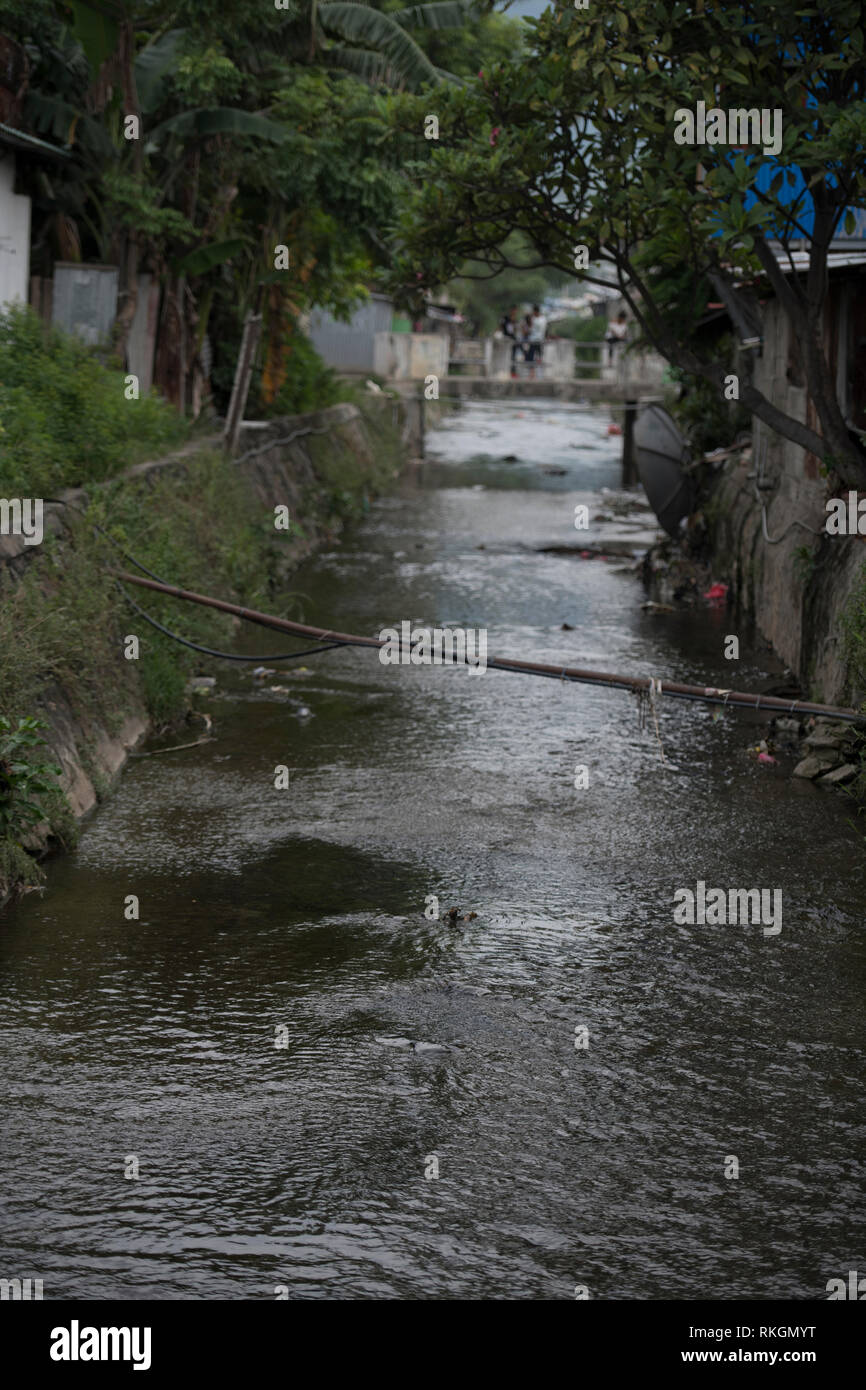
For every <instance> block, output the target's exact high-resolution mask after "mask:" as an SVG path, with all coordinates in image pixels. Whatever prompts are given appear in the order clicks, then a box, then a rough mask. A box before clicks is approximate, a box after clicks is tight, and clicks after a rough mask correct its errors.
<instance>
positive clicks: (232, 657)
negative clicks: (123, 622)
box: [114, 579, 348, 661]
mask: <svg viewBox="0 0 866 1390" xmlns="http://www.w3.org/2000/svg"><path fill="white" fill-rule="evenodd" d="M114 582H115V584H116V585H117V587H118V589H119V590H120V592H121V593H122V594H123V597H124V598H125V599H126V601H127V603H128V604H129V605H130V607H131V608H134V609H135V611H136V613H137V614H138V616H139V617H140V618H144V621H145V622H146V623H150V625H151V627H155V628H156V630H157V632H161V633H163V634H164V636H166V637H170V638H171V639H172V641H173V642H180V644H181V646H182V647H189V648H190V650H191V651H194V652H202V653H203V654H204V655H205V656H215V657H218V658H219V660H220V661H294V660H295V659H296V658H298V657H302V656H315V655H316V653H317V652H329V651H331V650H332V648H334V647H345V646H347V645H348V643H346V642H329V643H328V644H327V646H324V647H304V649H303V651H300V652H283V654H282V656H241V655H239V654H238V653H237V652H217V651H214V649H213V647H203V646H201V645H200V643H198V642H190V640H189V638H187V637H181V635H180V633H178V632H172V630H171V628H170V627H166V626H165V624H164V623H161V622H159V621H158V620H157V619H156V618H154V617H151V615H150V613H146V612H145V611H144V609H143V608H142V607H141V604H139V603H136V601H135V599H134V598H133V597H132V594H128V593H127V592H126V590H125V589H124V587H123V585H122V584H121V582H120V580H119V579H115V581H114Z"/></svg>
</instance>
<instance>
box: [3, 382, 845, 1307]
mask: <svg viewBox="0 0 866 1390" xmlns="http://www.w3.org/2000/svg"><path fill="white" fill-rule="evenodd" d="M605 424H606V420H605V418H604V417H602V416H601V415H599V414H594V413H591V412H590V411H588V410H580V409H578V408H575V407H563V406H561V405H559V404H553V403H535V404H534V405H527V406H526V407H525V408H524V409H523V411H522V414H520V413H518V411H517V410H516V409H515V408H513V407H509V406H501V405H500V406H492V405H477V406H471V407H468V408H467V409H466V410H465V411H464V412H463V413H462V414H461V415H459V416H456V417H452V418H451V419H450V420H449V421H448V422H447V423H446V425H445V426H444V427H443V428H442V429H441V430H440V431H439V432H437V435H436V436H435V437H434V438H431V441H430V448H431V453H433V452H434V451H435V452H436V457H435V458H432V459H431V460H430V461H429V462H428V464H427V465H426V466H425V467H424V468H423V469H422V470H420V472H419V473H417V474H415V475H413V476H411V477H410V478H408V479H407V480H406V482H405V485H404V486H403V487H402V489H401V492H400V494H399V495H398V496H395V497H391V498H389V499H386V500H385V501H384V502H382V503H380V504H378V505H377V506H375V507H374V508H373V510H372V512H371V514H370V517H369V518H368V520H367V521H366V522H365V524H364V525H363V526H361V527H359V528H358V529H357V530H355V531H354V533H353V534H351V535H349V536H348V537H347V539H346V541H345V543H344V544H343V545H342V546H341V548H340V549H339V550H336V551H334V552H333V553H330V554H326V555H322V556H320V557H318V558H317V559H316V560H314V561H312V562H311V563H310V564H308V565H307V566H306V568H305V570H304V571H303V572H302V573H301V574H299V575H298V577H297V580H296V581H295V584H294V587H295V588H297V589H298V590H301V591H303V592H304V593H305V594H307V595H309V596H310V602H309V604H308V605H307V607H306V612H307V613H308V615H309V616H310V617H311V619H313V620H315V621H321V622H322V623H323V624H331V623H334V624H336V625H339V626H341V627H343V628H348V629H353V630H359V631H363V632H378V630H379V629H380V628H381V627H382V626H385V625H389V624H396V623H399V622H400V620H401V619H404V618H407V619H411V620H417V621H422V622H426V623H429V624H435V623H442V622H448V621H450V622H457V623H462V624H465V625H471V626H486V627H487V628H488V631H489V642H490V650H491V652H498V653H508V654H512V655H520V656H527V657H532V658H536V659H539V660H547V661H558V660H560V659H561V660H562V661H563V662H569V663H578V662H580V663H582V664H585V665H587V666H599V667H603V668H605V669H609V670H624V671H637V672H642V673H645V674H655V675H660V676H665V677H670V678H675V679H679V680H685V681H691V680H699V681H704V680H707V681H711V682H712V683H718V684H722V685H725V684H738V685H740V686H741V687H744V688H749V687H754V686H755V685H756V684H757V683H759V682H760V681H761V680H762V679H764V678H766V677H767V676H768V675H769V674H771V668H770V667H769V666H768V665H767V659H766V657H765V656H764V655H762V654H760V653H755V652H754V651H753V652H752V653H751V654H750V653H749V652H748V651H746V650H745V649H744V651H743V657H742V659H741V661H740V662H739V663H738V664H737V666H736V679H734V677H733V676H732V674H731V668H732V663H728V662H725V661H724V660H723V658H722V649H723V638H724V635H725V633H726V632H728V631H730V630H731V619H730V618H728V617H726V616H725V615H724V614H717V613H702V614H677V615H659V614H655V615H654V614H650V613H647V612H644V611H642V610H641V608H640V602H641V600H642V598H643V594H642V591H641V590H640V588H639V586H638V583H637V581H636V579H635V578H634V577H633V575H632V574H630V573H628V572H626V571H625V570H624V568H623V566H622V565H621V564H618V563H609V562H606V561H604V560H600V559H597V560H581V559H579V558H573V557H567V556H561V555H553V554H546V555H545V554H538V553H537V552H535V551H534V550H533V547H534V546H536V545H539V544H544V543H545V542H548V541H567V542H573V541H574V539H575V537H576V535H577V533H576V532H575V531H574V529H573V525H572V517H573V511H574V506H575V504H577V503H579V502H581V501H589V502H590V503H591V509H592V510H593V511H597V510H599V508H600V506H601V505H604V506H605V507H606V503H604V501H603V499H601V498H599V496H598V490H599V489H601V488H602V487H615V486H616V481H617V471H618V464H617V441H615V440H614V441H608V440H607V438H606V436H605ZM575 446H577V447H575ZM504 454H515V455H517V456H518V461H517V462H512V463H504V462H503V461H502V456H503V455H504ZM546 468H555V469H565V470H566V471H565V472H564V473H562V472H554V473H546V472H545V471H544V470H545V469H546ZM601 534H616V535H617V536H623V535H626V534H635V535H636V536H637V535H638V533H637V532H636V531H632V532H629V528H628V527H627V526H625V525H624V524H622V523H620V522H611V523H606V524H603V525H602V526H600V527H596V528H595V529H594V531H593V532H592V535H593V536H594V537H595V538H597V537H598V536H599V535H601ZM480 547H483V548H480ZM563 623H568V624H571V626H572V630H566V631H563V630H562V627H561V625H562V624H563ZM251 642H252V646H251V648H250V649H258V650H261V635H260V634H259V635H258V637H255V638H253V639H251ZM256 644H258V645H256ZM219 674H220V687H219V690H218V693H217V694H216V695H215V697H214V698H213V701H212V711H213V714H214V717H215V725H216V732H217V735H218V737H217V739H216V741H215V742H213V743H211V744H208V745H206V746H204V747H202V748H199V749H196V750H192V751H189V752H185V753H179V754H176V755H172V754H170V755H166V756H163V757H158V758H153V759H143V760H141V761H140V762H138V763H136V764H135V765H134V766H133V767H132V768H131V769H130V770H129V771H128V772H127V774H126V776H125V778H124V780H123V782H122V784H121V786H120V787H119V789H118V790H117V792H116V794H115V795H114V796H113V797H112V798H111V799H110V800H109V802H108V803H107V804H106V805H105V806H104V808H103V809H102V810H101V811H100V812H99V814H98V816H97V817H96V818H95V819H94V820H93V821H92V823H91V824H90V826H89V827H88V829H87V832H86V834H85V836H84V839H83V841H82V844H81V847H80V849H79V851H78V852H77V853H76V854H75V855H73V856H71V857H70V858H69V859H67V860H65V861H63V862H58V863H56V864H55V865H53V866H52V867H51V870H50V875H49V892H48V893H47V894H46V896H45V898H44V899H42V900H36V899H34V898H32V897H31V898H29V899H27V900H25V902H24V903H22V904H21V905H20V906H19V907H18V909H17V910H16V911H14V912H12V913H11V914H9V915H8V916H7V918H6V919H5V920H4V923H3V930H2V937H0V957H2V985H0V989H2V1011H3V1019H4V1027H3V1030H2V1043H0V1048H2V1055H0V1066H2V1074H3V1078H4V1081H3V1090H4V1092H5V1096H6V1099H5V1103H4V1124H3V1150H4V1155H3V1168H4V1172H5V1174H6V1181H5V1183H4V1185H3V1199H2V1201H3V1209H2V1229H3V1270H2V1273H4V1274H5V1275H7V1276H12V1275H26V1274H32V1275H36V1276H41V1277H43V1278H44V1280H45V1294H46V1297H80V1298H105V1297H122V1298H135V1297H157V1298H204V1299H215V1298H272V1297H273V1296H274V1293H273V1291H274V1288H275V1286H276V1285H279V1284H283V1283H286V1284H288V1285H289V1286H290V1290H291V1296H292V1297H294V1298H301V1299H306V1298H346V1299H358V1298H367V1299H371V1298H413V1299H414V1298H444V1297H449V1296H450V1297H460V1298H470V1299H476V1298H494V1299H560V1298H570V1297H571V1296H572V1291H573V1288H574V1286H575V1285H576V1284H587V1285H588V1286H589V1288H590V1291H591V1294H592V1296H593V1297H596V1298H613V1299H629V1298H636V1299H654V1298H664V1297H673V1298H679V1299H690V1298H707V1297H709V1298H713V1297H718V1298H723V1299H730V1298H769V1297H794V1298H802V1299H809V1298H820V1297H822V1296H826V1295H825V1294H824V1289H825V1285H826V1281H827V1280H828V1279H829V1278H831V1277H836V1276H839V1275H842V1276H845V1275H846V1273H847V1271H848V1269H849V1268H858V1257H859V1260H860V1267H861V1268H862V1260H863V1234H864V1220H863V1207H862V1199H861V1195H860V1194H861V1191H862V1180H861V1176H860V1175H861V1169H860V1166H859V1164H860V1161H861V1159H862V1134H863V1107H862V1101H861V1085H862V1083H861V1077H862V1058H863V983H864V979H863V977H864V948H863V909H864V904H866V876H864V850H863V848H862V846H861V842H860V839H859V838H858V835H857V832H856V831H855V830H854V828H852V826H851V825H850V823H849V817H850V812H849V810H848V808H847V805H846V802H845V799H844V798H843V797H838V796H831V795H828V794H826V793H822V792H821V791H819V790H818V789H817V788H815V787H812V786H811V785H805V786H804V785H800V784H792V783H791V782H790V781H789V780H788V776H787V773H788V771H789V769H790V762H787V763H783V764H782V765H780V766H779V767H778V768H763V767H760V766H758V765H757V764H756V763H754V762H752V761H751V760H750V759H749V758H748V757H747V755H746V753H745V751H744V750H745V747H746V745H747V744H748V742H749V741H750V740H751V741H754V740H755V738H757V737H760V733H759V732H758V728H759V725H758V724H757V723H750V722H749V720H748V719H747V718H746V717H744V716H733V715H726V716H725V717H724V718H723V719H721V720H714V719H713V717H712V713H711V712H710V711H708V710H705V709H702V708H698V707H689V706H684V705H679V704H677V705H672V706H671V705H665V706H664V707H663V708H662V709H661V712H660V735H661V739H662V743H663V746H664V749H665V753H666V759H667V760H666V761H665V762H662V760H661V758H660V756H659V750H658V744H657V741H656V738H655V734H654V732H653V730H652V727H650V728H648V729H645V730H643V731H641V730H640V729H639V727H638V722H637V718H636V711H635V707H634V704H633V702H632V701H631V700H630V699H629V698H628V697H626V696H624V695H620V694H616V693H614V692H610V691H604V690H596V689H590V688H583V687H576V686H567V685H562V684H560V683H558V682H555V681H541V680H533V679H529V678H524V677H518V676H514V675H508V674H503V673H499V672H488V673H486V674H485V675H484V676H473V675H469V674H468V673H467V672H465V671H458V670H447V669H446V670H443V669H436V668H434V669H425V668H420V669H419V668H401V667H384V666H382V665H381V664H380V663H379V662H378V660H377V658H376V655H375V654H374V653H364V652H336V653H334V652H332V653H328V654H327V655H326V656H323V657H319V658H316V659H314V660H311V662H310V669H309V671H306V672H304V671H296V670H295V671H293V670H288V671H285V672H282V671H281V672H280V673H279V674H278V675H277V676H275V677H274V678H272V680H271V681H270V682H268V683H266V684H265V685H264V686H255V685H254V683H253V681H252V679H251V677H250V676H249V675H248V674H247V673H240V672H238V671H234V670H233V671H230V672H224V671H223V670H222V668H220V673H219ZM268 684H274V685H280V686H283V687H286V691H285V692H283V693H281V692H279V691H276V692H274V691H271V690H269V689H268V688H267V686H268ZM304 711H308V713H305V712H304ZM761 727H762V726H761ZM278 763H283V764H286V765H288V766H289V767H290V768H291V787H290V790H289V791H288V792H279V791H276V790H275V789H274V787H273V771H274V767H275V765H276V764H278ZM578 763H581V764H585V765H586V766H587V767H588V768H589V772H590V785H589V787H588V788H587V789H584V790H577V789H575V786H574V771H575V766H576V764H578ZM698 879H704V880H706V882H707V883H708V884H710V885H719V886H724V887H729V886H738V887H746V888H748V887H753V886H761V887H769V888H772V887H781V888H782V890H783V895H784V899H783V900H784V924H783V930H782V933H781V935H780V936H778V937H775V938H765V937H764V936H763V935H762V934H761V932H760V929H759V928H757V927H683V926H675V925H673V922H672V902H673V892H674V889H675V888H677V887H689V886H691V887H694V885H695V883H696V881H697V880H698ZM130 893H135V894H137V895H138V896H139V898H140V902H141V917H140V920H139V921H138V922H128V921H125V920H124V915H123V904H124V898H125V897H126V895H127V894H130ZM431 894H435V895H437V896H438V898H439V900H440V904H441V907H442V909H443V910H445V909H447V908H450V907H452V906H459V907H460V908H461V911H462V912H463V913H468V912H469V911H470V910H471V911H475V912H477V914H478V916H477V918H476V919H475V920H474V921H472V922H469V923H465V924H459V925H456V926H452V925H451V924H450V923H449V922H448V921H447V920H439V921H429V920H427V918H426V917H425V915H424V906H425V901H426V900H427V898H428V895H431ZM281 1025H283V1026H284V1029H285V1032H284V1035H283V1037H284V1040H285V1042H286V1046H285V1047H280V1048H277V1047H275V1037H276V1032H275V1030H276V1029H278V1028H279V1027H280V1026H281ZM579 1025H586V1026H587V1027H588V1028H589V1033H590V1045H589V1048H588V1050H586V1051H577V1050H575V1047H574V1035H575V1028H576V1027H577V1026H579ZM382 1037H385V1038H405V1039H410V1040H413V1041H416V1042H426V1043H435V1044H439V1045H440V1049H441V1050H432V1049H431V1050H429V1051H415V1050H414V1049H411V1048H407V1047H401V1046H389V1045H386V1044H384V1043H382V1042H379V1041H377V1039H380V1038H382ZM133 1154H134V1155H137V1156H138V1160H139V1164H140V1178H139V1180H138V1181H129V1180H126V1179H125V1178H124V1175H123V1165H124V1161H125V1158H126V1156H127V1155H133ZM433 1154H435V1155H437V1156H438V1160H439V1169H440V1176H439V1178H438V1180H435V1181H428V1180H426V1179H425V1176H424V1172H425V1166H427V1164H428V1161H429V1156H430V1155H433ZM728 1155H736V1156H737V1158H738V1159H739V1164H740V1177H739V1179H738V1180H736V1181H730V1180H726V1179H725V1177H724V1163H725V1159H726V1156H728Z"/></svg>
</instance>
